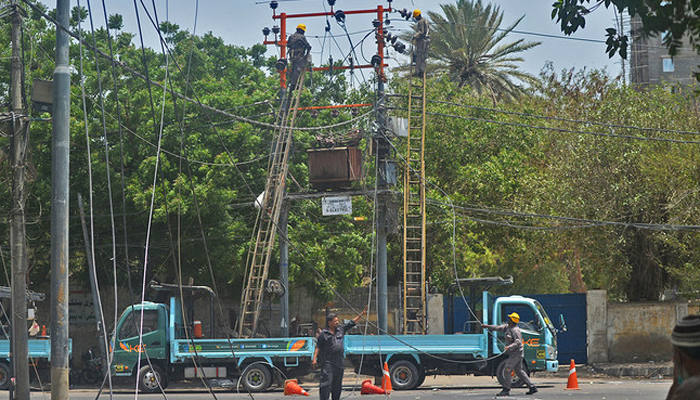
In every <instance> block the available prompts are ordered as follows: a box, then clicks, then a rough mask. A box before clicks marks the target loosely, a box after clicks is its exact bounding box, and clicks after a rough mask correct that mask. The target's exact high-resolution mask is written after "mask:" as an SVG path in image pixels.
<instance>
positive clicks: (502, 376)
mask: <svg viewBox="0 0 700 400" xmlns="http://www.w3.org/2000/svg"><path fill="white" fill-rule="evenodd" d="M506 360H507V359H506V358H504V359H503V361H501V363H500V364H498V369H496V377H497V378H498V383H500V384H501V386H504V384H505V382H506V379H510V382H511V383H510V387H512V388H519V387H521V386H523V385H525V382H523V380H522V379H520V378H518V376H517V375H515V372H513V371H511V372H510V375H508V376H506ZM522 369H523V372H525V375H527V376H530V371H528V369H527V365H525V360H523V364H522Z"/></svg>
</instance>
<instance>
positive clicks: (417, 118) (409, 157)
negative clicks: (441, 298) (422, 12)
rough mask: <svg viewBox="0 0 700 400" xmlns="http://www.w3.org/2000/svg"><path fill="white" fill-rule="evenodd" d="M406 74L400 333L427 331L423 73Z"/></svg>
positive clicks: (412, 71)
mask: <svg viewBox="0 0 700 400" xmlns="http://www.w3.org/2000/svg"><path fill="white" fill-rule="evenodd" d="M414 68H415V63H413V64H412V65H411V70H410V72H409V74H410V75H409V76H410V78H409V85H410V86H409V90H408V138H407V140H406V170H405V172H404V201H403V239H404V240H403V267H404V268H403V282H404V287H403V333H404V334H409V335H410V334H414V335H420V334H425V333H426V331H427V307H426V299H425V253H426V239H425V73H423V74H422V76H419V77H414V76H413V74H414Z"/></svg>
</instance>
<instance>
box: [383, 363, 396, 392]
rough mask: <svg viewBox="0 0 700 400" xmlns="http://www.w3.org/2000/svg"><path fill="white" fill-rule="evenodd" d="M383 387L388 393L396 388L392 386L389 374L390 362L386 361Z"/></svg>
mask: <svg viewBox="0 0 700 400" xmlns="http://www.w3.org/2000/svg"><path fill="white" fill-rule="evenodd" d="M382 389H384V391H386V392H387V393H389V392H391V391H392V390H394V389H393V388H392V387H391V375H389V364H387V363H384V372H383V373H382Z"/></svg>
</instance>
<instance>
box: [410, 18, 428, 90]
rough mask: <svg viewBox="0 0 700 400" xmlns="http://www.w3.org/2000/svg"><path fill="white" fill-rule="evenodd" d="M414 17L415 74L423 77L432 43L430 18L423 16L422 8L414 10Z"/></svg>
mask: <svg viewBox="0 0 700 400" xmlns="http://www.w3.org/2000/svg"><path fill="white" fill-rule="evenodd" d="M413 19H414V20H415V21H416V27H415V30H416V34H415V35H413V41H414V42H415V50H414V52H413V62H414V63H415V70H414V72H413V73H414V75H415V76H417V77H420V78H422V77H423V74H424V73H425V62H426V59H427V58H428V46H429V45H430V36H429V35H428V33H429V32H430V25H429V24H428V20H427V19H425V18H423V15H422V14H421V12H420V10H418V9H416V10H413Z"/></svg>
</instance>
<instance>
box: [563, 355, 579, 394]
mask: <svg viewBox="0 0 700 400" xmlns="http://www.w3.org/2000/svg"><path fill="white" fill-rule="evenodd" d="M580 389H581V388H579V387H578V378H577V377H576V364H574V359H573V358H572V359H571V365H570V366H569V381H568V382H567V383H566V390H580Z"/></svg>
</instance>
